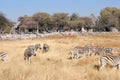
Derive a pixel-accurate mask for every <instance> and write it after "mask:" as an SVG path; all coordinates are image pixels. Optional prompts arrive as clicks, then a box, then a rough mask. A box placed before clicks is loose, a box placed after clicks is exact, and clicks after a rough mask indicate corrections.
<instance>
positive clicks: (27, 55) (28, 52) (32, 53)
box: [24, 48, 36, 63]
mask: <svg viewBox="0 0 120 80" xmlns="http://www.w3.org/2000/svg"><path fill="white" fill-rule="evenodd" d="M31 56H36V51H35V49H34V48H27V49H25V51H24V60H26V61H27V62H29V63H31Z"/></svg>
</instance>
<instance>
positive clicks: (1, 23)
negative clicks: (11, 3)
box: [0, 13, 12, 33]
mask: <svg viewBox="0 0 120 80" xmlns="http://www.w3.org/2000/svg"><path fill="white" fill-rule="evenodd" d="M8 26H9V27H11V26H12V22H11V21H9V20H8V19H7V18H6V17H5V16H4V14H3V13H0V33H3V32H5V29H6V27H8Z"/></svg>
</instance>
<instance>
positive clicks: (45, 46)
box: [43, 43, 49, 53]
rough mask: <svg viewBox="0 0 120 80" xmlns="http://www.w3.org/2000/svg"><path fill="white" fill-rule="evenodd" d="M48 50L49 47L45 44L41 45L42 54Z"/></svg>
mask: <svg viewBox="0 0 120 80" xmlns="http://www.w3.org/2000/svg"><path fill="white" fill-rule="evenodd" d="M48 50H49V45H47V44H46V43H44V44H43V53H44V52H48Z"/></svg>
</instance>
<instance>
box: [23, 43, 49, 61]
mask: <svg viewBox="0 0 120 80" xmlns="http://www.w3.org/2000/svg"><path fill="white" fill-rule="evenodd" d="M38 49H41V45H40V44H35V45H29V46H28V47H27V49H25V52H24V60H26V61H28V62H29V63H30V62H31V58H30V57H31V56H36V54H37V50H38ZM48 50H49V45H47V44H46V43H44V44H43V52H47V51H48Z"/></svg>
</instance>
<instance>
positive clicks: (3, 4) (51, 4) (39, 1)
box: [0, 0, 120, 21]
mask: <svg viewBox="0 0 120 80" xmlns="http://www.w3.org/2000/svg"><path fill="white" fill-rule="evenodd" d="M105 7H117V8H120V0H0V12H2V13H4V14H5V16H6V17H7V18H8V19H10V20H12V21H17V20H18V17H20V16H24V15H28V16H32V15H33V14H35V13H37V12H47V13H49V14H51V15H52V14H54V13H61V12H64V13H68V14H72V13H77V14H79V16H83V17H84V16H89V15H90V14H91V13H93V14H94V15H95V16H99V13H100V11H101V10H102V9H103V8H105Z"/></svg>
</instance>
